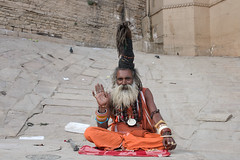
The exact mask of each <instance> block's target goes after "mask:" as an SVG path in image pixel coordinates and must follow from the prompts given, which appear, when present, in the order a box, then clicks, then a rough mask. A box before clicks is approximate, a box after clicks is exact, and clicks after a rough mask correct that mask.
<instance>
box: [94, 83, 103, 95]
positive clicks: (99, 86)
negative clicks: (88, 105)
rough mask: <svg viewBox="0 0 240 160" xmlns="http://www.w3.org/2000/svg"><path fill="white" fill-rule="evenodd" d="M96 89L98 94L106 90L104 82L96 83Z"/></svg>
mask: <svg viewBox="0 0 240 160" xmlns="http://www.w3.org/2000/svg"><path fill="white" fill-rule="evenodd" d="M95 91H96V93H97V94H98V93H100V92H104V88H103V85H102V84H99V83H98V84H96V85H95Z"/></svg>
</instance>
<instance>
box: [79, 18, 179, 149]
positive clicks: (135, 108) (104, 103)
mask: <svg viewBox="0 0 240 160" xmlns="http://www.w3.org/2000/svg"><path fill="white" fill-rule="evenodd" d="M122 26H123V28H124V27H125V29H128V26H127V24H126V23H125V24H122ZM119 28H121V27H119ZM127 31H128V32H129V31H130V30H127ZM117 35H118V34H117ZM125 35H128V34H125ZM129 35H131V34H129ZM125 38H131V37H125ZM124 43H125V44H122V45H125V47H124V49H123V50H122V51H121V53H120V54H119V56H121V58H120V60H119V65H118V67H117V68H116V69H115V72H114V73H113V77H112V78H113V89H112V91H111V93H107V92H106V91H105V90H104V88H103V86H102V85H101V84H97V85H96V86H95V91H96V93H95V92H93V96H94V97H95V98H96V100H97V103H98V109H97V110H96V121H97V125H98V127H89V128H87V129H86V131H85V133H84V135H85V137H86V139H87V140H88V141H90V142H93V143H94V144H95V145H96V147H98V148H100V149H104V150H114V149H119V148H121V149H123V150H140V149H141V150H151V149H159V150H163V149H167V150H172V149H175V148H176V143H175V141H174V139H173V138H172V136H171V130H170V129H169V128H168V127H167V125H166V123H165V122H164V121H163V118H162V117H161V115H160V112H159V110H158V109H157V107H156V105H155V103H154V100H153V95H152V93H151V91H150V90H149V89H148V88H143V87H142V83H141V80H140V78H139V74H138V72H137V70H136V69H135V68H134V64H133V59H134V54H133V52H132V45H131V44H130V43H132V41H131V40H127V41H126V42H124ZM119 46H121V45H119ZM128 47H130V49H129V48H128ZM125 52H127V53H125ZM130 52H131V53H130ZM110 119H112V123H111V124H110V125H109V124H108V122H109V120H110ZM109 126H111V131H110V130H108V127H109Z"/></svg>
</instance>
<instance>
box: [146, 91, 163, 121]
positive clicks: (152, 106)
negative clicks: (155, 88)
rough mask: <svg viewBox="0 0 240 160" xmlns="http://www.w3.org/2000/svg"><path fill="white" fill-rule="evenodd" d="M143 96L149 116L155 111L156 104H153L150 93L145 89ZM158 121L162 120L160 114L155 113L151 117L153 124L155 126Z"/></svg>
mask: <svg viewBox="0 0 240 160" xmlns="http://www.w3.org/2000/svg"><path fill="white" fill-rule="evenodd" d="M144 96H145V99H146V103H147V106H148V109H149V112H150V114H151V113H152V112H154V111H156V110H157V107H156V104H155V103H154V99H153V95H152V92H151V91H150V90H149V89H148V88H147V89H146V91H145V95H144ZM160 120H163V118H162V116H161V114H160V112H159V113H155V114H154V115H153V121H154V122H155V124H156V123H157V122H158V121H160Z"/></svg>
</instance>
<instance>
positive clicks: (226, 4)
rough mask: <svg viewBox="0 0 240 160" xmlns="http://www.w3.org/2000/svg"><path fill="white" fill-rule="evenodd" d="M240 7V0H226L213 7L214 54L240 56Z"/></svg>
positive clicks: (211, 22) (212, 35) (212, 44)
mask: <svg viewBox="0 0 240 160" xmlns="http://www.w3.org/2000/svg"><path fill="white" fill-rule="evenodd" d="M239 8H240V1H239V0H225V1H223V2H222V3H219V4H218V5H215V6H213V7H211V10H210V25H211V50H212V55H215V56H240V19H239V14H240V10H239Z"/></svg>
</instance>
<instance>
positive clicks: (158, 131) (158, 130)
mask: <svg viewBox="0 0 240 160" xmlns="http://www.w3.org/2000/svg"><path fill="white" fill-rule="evenodd" d="M165 128H168V126H161V127H160V128H158V129H157V133H158V134H160V135H162V133H161V131H162V130H163V129H165Z"/></svg>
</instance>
